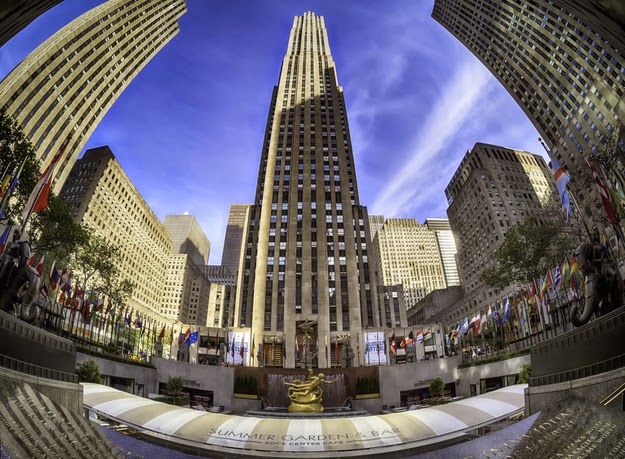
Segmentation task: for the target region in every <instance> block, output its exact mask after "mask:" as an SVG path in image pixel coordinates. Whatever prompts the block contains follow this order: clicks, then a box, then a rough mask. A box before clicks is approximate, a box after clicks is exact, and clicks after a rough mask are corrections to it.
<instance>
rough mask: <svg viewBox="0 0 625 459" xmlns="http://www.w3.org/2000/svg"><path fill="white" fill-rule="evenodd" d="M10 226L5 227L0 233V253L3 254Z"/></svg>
mask: <svg viewBox="0 0 625 459" xmlns="http://www.w3.org/2000/svg"><path fill="white" fill-rule="evenodd" d="M11 228H12V226H11V225H7V226H6V228H4V231H3V232H2V236H0V253H2V252H4V246H6V245H7V241H8V240H9V235H10V234H11Z"/></svg>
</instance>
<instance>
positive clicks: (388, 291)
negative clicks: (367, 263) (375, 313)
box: [378, 285, 408, 328]
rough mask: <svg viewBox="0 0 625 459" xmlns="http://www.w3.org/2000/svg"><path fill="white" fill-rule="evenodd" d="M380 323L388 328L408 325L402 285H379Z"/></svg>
mask: <svg viewBox="0 0 625 459" xmlns="http://www.w3.org/2000/svg"><path fill="white" fill-rule="evenodd" d="M378 305H379V306H380V323H381V324H382V326H383V327H386V328H395V327H402V328H403V327H405V326H406V325H408V319H407V315H406V310H407V308H406V299H405V297H404V288H403V287H402V285H379V286H378Z"/></svg>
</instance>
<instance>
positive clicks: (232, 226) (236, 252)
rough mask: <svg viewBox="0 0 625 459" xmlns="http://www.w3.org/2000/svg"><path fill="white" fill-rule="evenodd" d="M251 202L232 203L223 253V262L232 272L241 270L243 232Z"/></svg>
mask: <svg viewBox="0 0 625 459" xmlns="http://www.w3.org/2000/svg"><path fill="white" fill-rule="evenodd" d="M249 209H250V205H249V204H232V205H231V206H230V214H229V215H228V226H227V228H226V236H225V237H224V248H223V252H222V254H221V264H222V265H223V266H227V267H228V269H229V270H230V272H231V273H232V274H235V275H236V273H237V272H238V271H239V262H240V261H241V246H242V244H243V234H244V233H245V227H246V226H247V221H248V218H249V217H248V211H249Z"/></svg>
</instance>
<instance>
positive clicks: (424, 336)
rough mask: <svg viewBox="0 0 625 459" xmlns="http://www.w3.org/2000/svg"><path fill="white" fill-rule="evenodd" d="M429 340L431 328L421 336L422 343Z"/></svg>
mask: <svg viewBox="0 0 625 459" xmlns="http://www.w3.org/2000/svg"><path fill="white" fill-rule="evenodd" d="M429 339H432V329H431V328H428V331H426V332H425V333H424V334H423V341H427V340H429Z"/></svg>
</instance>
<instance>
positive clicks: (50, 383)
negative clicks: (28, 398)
mask: <svg viewBox="0 0 625 459" xmlns="http://www.w3.org/2000/svg"><path fill="white" fill-rule="evenodd" d="M0 377H1V378H3V379H7V380H9V381H14V382H20V383H26V384H28V385H29V386H31V387H32V388H33V389H34V390H36V391H38V392H40V393H42V394H43V395H45V396H46V397H48V398H49V399H50V400H52V401H53V402H56V403H58V404H59V405H61V406H64V407H65V408H67V409H68V410H70V411H71V412H72V413H75V414H77V415H79V416H81V415H82V411H83V406H82V386H81V385H80V384H74V383H67V382H62V381H55V380H53V379H47V378H37V377H35V376H30V375H27V374H24V373H20V372H17V371H13V370H9V369H7V368H0Z"/></svg>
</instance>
